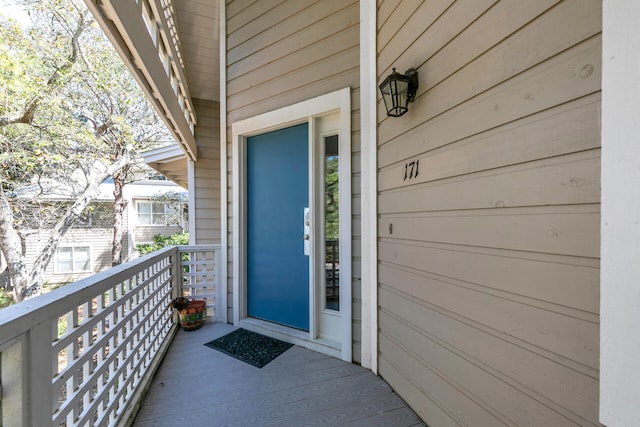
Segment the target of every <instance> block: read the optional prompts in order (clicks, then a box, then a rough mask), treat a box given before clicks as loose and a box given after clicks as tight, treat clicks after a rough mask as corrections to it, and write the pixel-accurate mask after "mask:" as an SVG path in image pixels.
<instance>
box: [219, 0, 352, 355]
mask: <svg viewBox="0 0 640 427" xmlns="http://www.w3.org/2000/svg"><path fill="white" fill-rule="evenodd" d="M226 6H227V10H226V15H227V52H226V54H227V56H226V57H227V135H228V136H227V138H228V139H227V144H228V145H227V153H228V155H229V156H231V153H232V152H233V150H232V146H231V143H230V139H231V126H232V124H233V123H234V122H235V121H238V120H242V119H246V118H248V117H252V116H255V115H258V114H261V113H264V112H267V111H272V110H275V109H278V108H281V107H285V106H288V105H292V104H295V103H296V102H300V101H303V100H307V99H310V98H314V97H316V96H319V95H323V94H325V93H329V92H332V91H335V90H339V89H342V88H344V87H351V90H352V92H351V104H352V121H351V126H352V135H351V138H352V156H353V160H352V167H353V179H352V187H353V188H352V191H353V201H352V209H353V221H352V226H353V233H354V234H353V236H354V237H353V240H352V245H353V254H354V257H353V260H352V264H353V265H352V270H353V278H352V281H353V313H354V324H353V330H352V333H353V357H354V359H355V360H356V361H357V360H359V358H360V307H359V305H360V248H359V245H360V238H359V236H360V214H359V206H357V208H358V209H357V210H356V209H355V208H356V205H357V204H358V203H359V200H360V181H359V179H360V178H359V175H360V171H359V159H360V103H359V96H360V94H359V87H360V83H359V54H360V53H359V19H360V16H359V3H358V2H357V1H353V0H349V1H345V0H323V1H315V0H261V1H259V2H253V1H245V0H232V1H227V5H226ZM227 168H228V172H229V174H228V183H229V184H228V185H229V187H228V188H227V197H228V200H229V206H228V212H229V215H230V216H229V218H227V225H228V230H229V235H228V239H229V240H228V241H229V247H228V257H229V262H230V264H229V273H230V274H231V273H232V271H233V270H232V268H231V265H232V264H231V263H232V250H233V248H232V247H231V243H232V236H233V232H234V230H233V227H232V224H233V218H232V217H231V213H232V212H233V210H232V204H233V200H232V190H233V189H232V188H231V185H232V159H231V157H229V158H228V161H227ZM228 280H229V282H228V283H229V284H228V286H229V287H228V289H229V294H228V301H229V303H231V302H232V301H233V295H232V294H231V290H232V288H233V285H232V277H231V276H230V277H229V278H228ZM229 315H230V318H231V307H229Z"/></svg>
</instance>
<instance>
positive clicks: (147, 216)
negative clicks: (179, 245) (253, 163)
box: [25, 177, 188, 285]
mask: <svg viewBox="0 0 640 427" xmlns="http://www.w3.org/2000/svg"><path fill="white" fill-rule="evenodd" d="M186 194H187V191H186V190H185V189H184V188H182V187H180V186H178V185H177V184H175V183H173V182H171V181H167V180H166V178H164V177H162V178H161V180H158V179H157V178H156V179H144V180H141V181H137V182H133V183H130V184H127V185H125V187H124V198H125V200H126V202H127V208H126V210H125V213H124V221H123V226H124V232H123V239H122V247H123V254H122V258H123V261H126V260H128V259H131V258H135V257H136V256H137V253H136V251H135V245H136V244H139V243H150V242H152V240H153V236H155V235H156V234H163V235H171V234H175V233H179V232H182V231H188V228H187V227H188V221H187V220H186ZM167 196H171V197H172V198H174V196H175V198H176V200H179V202H174V201H172V200H170V199H169V198H168V197H167ZM51 203H52V204H62V203H67V202H66V201H64V200H51ZM25 234H26V235H27V236H28V237H27V239H26V247H27V263H28V265H31V264H32V263H33V262H34V261H35V258H36V257H37V255H38V254H39V252H40V250H41V245H43V244H44V243H45V242H46V239H47V238H48V237H49V230H48V229H46V228H44V229H32V230H26V231H25ZM112 242H113V184H111V183H104V184H102V185H101V186H100V195H99V196H98V198H97V199H96V200H95V201H94V202H93V203H92V204H91V207H90V209H89V210H88V213H87V214H86V215H84V216H83V217H82V218H81V219H80V220H79V221H77V222H76V223H75V224H74V225H73V226H72V227H71V229H69V230H68V231H67V233H66V234H65V235H64V237H63V238H62V240H61V241H60V244H59V246H58V249H57V250H56V253H55V255H54V257H53V259H52V261H51V263H50V264H49V266H48V267H47V270H46V273H45V278H44V280H45V283H46V284H48V285H58V284H66V283H70V282H73V281H76V280H79V279H81V278H83V277H87V276H90V275H92V274H94V273H97V272H99V271H102V270H105V269H107V268H110V267H111V260H112V255H111V249H112Z"/></svg>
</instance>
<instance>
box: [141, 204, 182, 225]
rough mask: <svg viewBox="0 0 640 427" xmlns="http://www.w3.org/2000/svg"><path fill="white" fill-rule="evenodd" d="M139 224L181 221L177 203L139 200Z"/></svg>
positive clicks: (161, 223) (163, 223)
mask: <svg viewBox="0 0 640 427" xmlns="http://www.w3.org/2000/svg"><path fill="white" fill-rule="evenodd" d="M137 206H138V224H139V225H172V224H177V223H179V222H180V217H181V215H180V210H179V204H177V203H165V202H138V204H137Z"/></svg>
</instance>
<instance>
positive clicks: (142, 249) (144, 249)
mask: <svg viewBox="0 0 640 427" xmlns="http://www.w3.org/2000/svg"><path fill="white" fill-rule="evenodd" d="M188 244H189V233H176V234H172V235H170V236H165V235H162V234H156V235H155V236H153V243H139V244H137V245H136V250H137V251H138V253H140V255H146V254H149V253H151V252H154V251H157V250H158V249H162V248H164V247H165V246H173V245H188Z"/></svg>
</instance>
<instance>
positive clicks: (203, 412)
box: [133, 323, 424, 427]
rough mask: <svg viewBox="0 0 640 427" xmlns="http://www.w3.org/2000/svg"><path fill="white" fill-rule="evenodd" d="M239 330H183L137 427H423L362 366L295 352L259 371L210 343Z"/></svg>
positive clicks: (217, 326) (213, 325) (220, 327)
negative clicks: (308, 426)
mask: <svg viewBox="0 0 640 427" xmlns="http://www.w3.org/2000/svg"><path fill="white" fill-rule="evenodd" d="M234 329H235V328H234V327H233V326H231V325H228V324H223V323H207V324H205V325H204V326H203V327H202V328H201V329H199V330H197V331H193V332H184V331H179V332H178V334H177V335H176V338H175V340H174V342H173V343H172V345H171V348H170V349H169V352H168V353H167V355H166V356H165V358H164V360H163V362H162V365H161V366H160V369H159V370H158V372H157V373H156V376H155V378H154V380H153V384H152V385H151V388H150V389H149V391H148V392H147V394H146V396H145V398H144V400H143V402H142V407H141V409H140V411H139V413H138V415H137V417H136V420H135V422H134V424H133V425H134V426H135V427H146V426H175V425H189V426H193V427H196V426H241V425H251V426H276V425H286V426H302V425H321V426H328V425H353V426H375V425H381V426H382V425H384V426H399V427H401V426H407V427H408V426H416V425H424V424H423V423H422V422H421V421H420V418H418V416H417V415H416V414H415V413H414V412H413V411H412V410H411V409H410V408H409V407H408V406H407V404H406V403H405V402H404V401H403V400H402V399H401V398H400V397H398V395H396V394H395V393H394V392H393V390H392V389H391V387H389V386H388V385H387V384H386V383H385V382H384V381H383V380H382V379H381V378H380V377H377V376H375V375H374V374H373V373H371V371H368V370H367V369H364V368H362V367H360V366H358V365H355V364H349V363H346V362H343V361H340V360H338V359H335V358H332V357H329V356H325V355H323V354H320V353H316V352H314V351H311V350H307V349H305V348H302V347H298V346H294V347H292V348H291V349H289V350H287V351H286V352H285V353H283V354H282V355H280V356H279V357H278V358H277V359H275V360H274V361H272V362H271V363H269V364H268V365H266V366H265V367H263V368H262V369H258V368H256V367H254V366H251V365H249V364H247V363H244V362H241V361H238V360H236V359H234V358H232V357H229V356H227V355H225V354H223V353H221V352H219V351H216V350H214V349H211V348H208V347H206V346H205V345H204V344H205V343H207V342H209V341H211V340H214V339H216V338H218V337H221V336H223V335H225V334H227V333H229V332H231V331H232V330H234Z"/></svg>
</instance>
